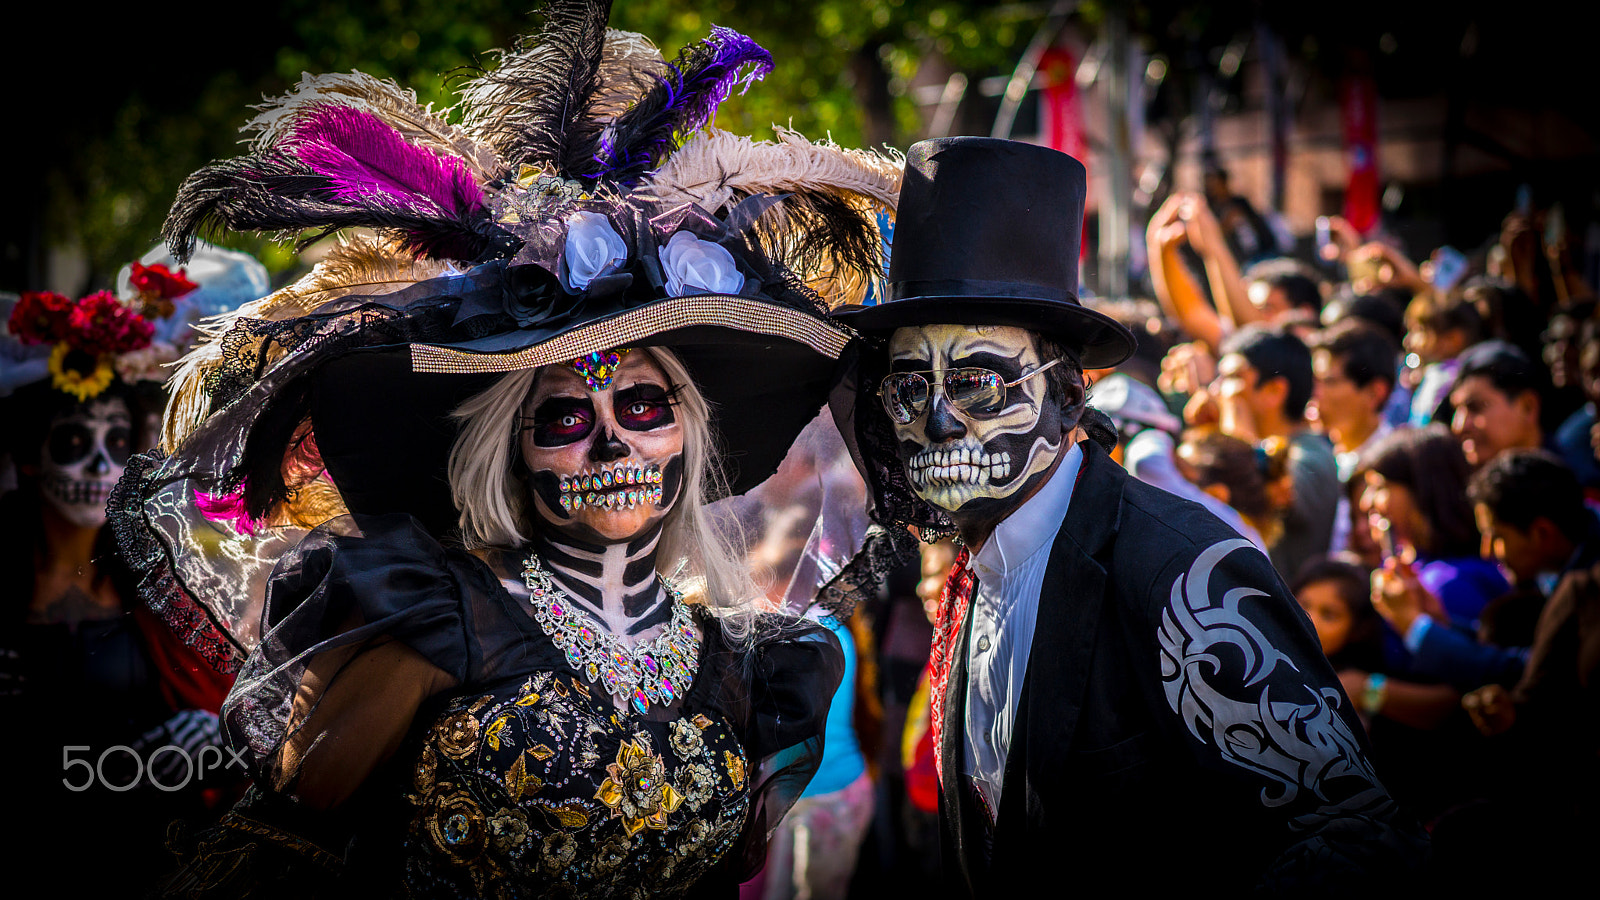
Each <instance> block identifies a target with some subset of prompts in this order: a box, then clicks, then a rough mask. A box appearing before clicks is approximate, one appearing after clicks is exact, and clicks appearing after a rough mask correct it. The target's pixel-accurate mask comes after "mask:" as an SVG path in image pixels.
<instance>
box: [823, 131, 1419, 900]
mask: <svg viewBox="0 0 1600 900" xmlns="http://www.w3.org/2000/svg"><path fill="white" fill-rule="evenodd" d="M1083 201H1084V170H1083V167H1082V166H1081V165H1080V164H1079V163H1078V162H1077V161H1076V160H1073V159H1071V158H1070V157H1068V156H1066V155H1064V154H1061V153H1058V152H1056V151H1053V150H1048V149H1045V148H1041V147H1037V146H1031V145H1026V144H1018V143H1014V142H1010V141H1001V140H992V139H987V138H949V139H940V140H933V141H924V142H922V143H919V144H917V145H915V146H913V147H912V148H911V151H910V153H909V154H908V156H907V163H906V174H905V180H904V183H903V187H902V191H901V198H900V206H899V210H898V215H897V219H896V230H895V242H894V248H893V253H892V257H891V264H890V271H889V289H888V293H887V299H886V300H885V301H884V302H882V303H880V304H878V305H876V306H867V307H857V308H851V309H846V310H841V311H840V312H838V313H836V315H837V316H838V317H840V318H841V319H843V320H844V321H847V322H848V323H850V324H851V325H853V326H855V327H856V328H858V329H860V330H862V331H863V332H865V333H867V334H868V335H869V336H876V337H877V338H879V339H880V340H881V342H882V343H881V345H880V346H881V348H882V349H881V350H879V351H878V352H877V353H872V352H870V351H868V352H864V353H863V358H862V360H861V363H860V367H859V370H858V372H857V375H856V384H855V387H854V391H853V392H851V391H843V392H840V393H838V394H836V396H835V416H836V418H838V419H839V422H840V426H841V432H842V433H844V434H845V436H846V438H847V440H849V441H851V442H852V444H853V445H854V448H855V451H856V458H857V460H858V462H859V463H861V464H862V468H863V469H864V472H865V475H866V477H867V480H868V482H869V485H870V488H871V492H872V497H873V503H874V516H875V518H877V519H878V520H879V521H880V522H882V523H883V524H886V525H891V526H895V525H898V526H905V525H914V526H919V527H920V528H921V529H923V532H924V536H927V534H928V533H929V532H932V533H938V532H940V531H944V532H949V531H951V530H953V531H955V532H956V533H957V534H958V535H959V537H960V539H961V542H962V544H963V545H964V547H963V549H962V551H961V553H960V554H959V556H958V558H957V561H956V565H955V567H954V568H953V569H952V571H951V574H950V576H949V578H948V580H947V583H946V587H945V593H944V596H943V597H942V598H941V602H940V610H939V615H938V621H937V622H936V624H935V634H934V645H933V650H932V663H931V665H932V666H933V670H934V672H933V691H934V701H933V703H934V712H933V722H932V725H933V730H934V732H935V747H936V758H937V761H938V770H939V783H940V818H941V825H942V830H943V848H944V854H943V860H944V864H945V868H946V871H947V872H948V873H949V874H950V876H951V879H950V881H951V885H952V890H953V892H954V893H956V894H960V895H967V896H1007V895H1011V894H1018V895H1020V894H1026V893H1029V892H1031V891H1034V890H1036V889H1037V885H1038V881H1037V879H1038V877H1039V874H1040V870H1041V868H1043V867H1049V868H1050V869H1051V870H1053V871H1054V872H1057V873H1059V874H1060V875H1061V876H1062V877H1064V878H1065V879H1067V883H1068V885H1070V887H1069V888H1068V889H1069V890H1074V891H1077V890H1085V891H1097V890H1116V891H1126V890H1128V889H1129V888H1130V887H1131V886H1140V887H1147V886H1148V887H1156V888H1170V889H1174V890H1204V891H1206V892H1213V891H1215V892H1226V891H1230V890H1241V891H1242V890H1250V889H1252V888H1262V889H1265V890H1267V891H1269V892H1284V893H1288V892H1295V893H1312V894H1318V895H1320V894H1322V893H1323V892H1328V893H1331V894H1340V893H1343V892H1346V891H1347V890H1348V889H1350V888H1352V887H1353V886H1356V885H1362V884H1383V885H1384V886H1385V888H1388V887H1390V886H1392V885H1393V884H1394V883H1395V882H1394V880H1393V879H1394V878H1395V877H1397V876H1399V877H1404V876H1407V875H1408V874H1410V873H1413V872H1414V871H1415V870H1416V868H1417V867H1418V865H1419V864H1420V861H1421V859H1422V858H1423V855H1424V853H1425V849H1426V840H1425V837H1424V836H1423V834H1422V832H1421V830H1420V829H1419V828H1417V827H1416V826H1415V824H1414V823H1411V822H1408V821H1406V819H1405V817H1404V816H1403V815H1402V814H1401V813H1399V812H1398V811H1397V808H1396V805H1395V803H1394V801H1393V800H1392V799H1391V798H1390V797H1389V795H1388V793H1387V792H1386V791H1385V789H1384V788H1383V786H1382V784H1381V782H1380V781H1379V780H1378V777H1377V775H1376V774H1375V773H1374V772H1373V770H1372V766H1371V764H1370V763H1369V761H1368V759H1367V744H1366V736H1365V732H1364V731H1363V729H1362V726H1361V724H1360V722H1359V720H1358V719H1357V717H1356V715H1355V712H1354V710H1353V709H1352V707H1351V704H1350V700H1349V699H1348V697H1346V696H1345V695H1344V693H1343V691H1342V689H1341V688H1340V685H1339V681H1338V679H1337V677H1336V676H1335V675H1334V673H1333V672H1332V670H1331V669H1330V668H1329V667H1328V665H1327V663H1326V660H1325V658H1324V657H1323V655H1322V653H1321V651H1320V648H1319V645H1318V643H1317V640H1316V636H1315V633H1314V631H1313V630H1312V629H1311V627H1310V625H1309V623H1308V621H1307V620H1306V618H1305V616H1304V614H1303V613H1302V612H1301V611H1300V609H1299V607H1298V606H1297V605H1296V603H1295V602H1294V600H1293V597H1292V596H1291V595H1290V593H1289V591H1288V589H1287V588H1286V587H1285V585H1284V584H1283V582H1282V581H1281V579H1279V578H1278V576H1277V574H1276V573H1275V572H1274V570H1273V569H1272V566H1271V564H1270V563H1269V562H1268V560H1267V558H1266V557H1265V556H1264V555H1263V554H1262V553H1261V552H1260V550H1259V549H1257V548H1256V547H1255V546H1254V545H1252V544H1251V543H1250V542H1249V541H1247V540H1245V539H1243V538H1240V537H1239V536H1238V534H1236V533H1235V532H1234V531H1233V530H1232V529H1231V528H1229V527H1228V526H1227V525H1225V524H1224V523H1222V522H1221V521H1220V520H1218V519H1217V518H1216V517H1215V516H1213V515H1212V514H1211V513H1209V512H1207V511H1206V510H1205V509H1204V508H1203V507H1201V506H1200V505H1198V504H1195V503H1193V502H1191V501H1188V500H1182V499H1179V498H1177V497H1174V496H1173V495H1171V494H1168V493H1166V492H1164V491H1161V490H1159V489H1157V488H1154V487H1151V486H1149V485H1147V484H1144V483H1143V482H1140V481H1138V480H1136V479H1132V478H1130V477H1129V476H1128V475H1127V473H1126V472H1124V471H1123V470H1122V469H1121V468H1120V467H1119V466H1117V465H1116V464H1115V463H1113V462H1112V461H1111V460H1110V458H1109V456H1108V455H1107V446H1108V445H1112V444H1114V441H1115V437H1114V432H1112V431H1111V429H1110V428H1109V427H1107V426H1108V425H1109V423H1108V422H1107V421H1106V420H1104V417H1103V415H1102V414H1100V413H1098V412H1097V411H1095V410H1092V409H1090V408H1089V407H1088V406H1087V402H1086V401H1087V399H1088V394H1087V391H1086V386H1085V385H1084V383H1083V378H1082V368H1085V367H1087V368H1106V367H1110V366H1114V365H1116V364H1117V363H1118V362H1120V361H1121V360H1122V359H1124V358H1126V357H1127V356H1128V354H1129V353H1131V351H1132V348H1133V339H1132V335H1131V334H1129V333H1128V332H1127V331H1126V329H1125V328H1123V327H1122V326H1120V325H1118V324H1117V323H1116V322H1115V321H1114V320H1112V319H1110V318H1109V317H1106V316H1102V315H1100V314H1098V313H1096V312H1094V311H1092V310H1089V309H1087V308H1085V307H1083V306H1082V305H1081V304H1079V302H1078V300H1077V268H1076V264H1077V257H1078V253H1077V250H1078V235H1079V229H1080V226H1081V221H1082V213H1083ZM1086 436H1087V437H1088V438H1090V439H1085V438H1086ZM1158 842H1159V843H1158Z"/></svg>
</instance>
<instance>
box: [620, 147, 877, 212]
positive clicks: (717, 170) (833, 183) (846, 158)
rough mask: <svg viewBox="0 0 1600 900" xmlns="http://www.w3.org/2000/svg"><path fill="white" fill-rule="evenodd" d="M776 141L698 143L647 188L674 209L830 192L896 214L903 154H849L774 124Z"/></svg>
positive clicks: (708, 208)
mask: <svg viewBox="0 0 1600 900" xmlns="http://www.w3.org/2000/svg"><path fill="white" fill-rule="evenodd" d="M774 130H775V131H776V132H777V136H778V139H777V140H776V141H754V140H751V139H750V138H748V137H744V136H741V135H735V134H730V133H728V132H726V131H721V130H707V131H703V132H701V133H699V134H697V135H695V136H694V137H693V138H691V139H690V140H689V141H688V142H687V143H685V144H684V145H683V146H682V147H679V148H678V150H677V152H675V153H673V154H672V155H671V156H670V157H668V158H667V161H666V163H665V164H664V165H662V166H661V168H660V169H658V170H657V171H656V174H655V175H654V176H653V177H652V178H651V179H650V181H649V183H648V185H647V186H646V187H644V188H642V191H643V192H645V193H647V194H648V195H649V196H651V197H653V198H655V199H656V200H658V201H661V202H662V203H665V204H666V205H668V206H673V205H677V204H682V203H685V202H689V201H693V202H696V203H699V204H700V206H701V207H702V208H704V209H705V210H706V211H707V212H712V213H714V212H716V211H717V210H719V209H721V208H722V207H723V206H726V205H727V203H728V201H729V200H731V199H733V197H734V196H735V194H758V193H783V192H785V191H795V190H805V191H828V192H831V193H835V194H839V195H841V196H845V197H853V198H855V199H859V200H861V201H865V202H867V203H868V204H869V205H871V206H873V207H877V208H879V209H881V210H883V211H885V212H892V211H893V210H894V208H895V204H896V202H897V201H898V199H899V196H900V178H901V174H902V172H903V170H904V168H905V160H904V157H902V156H901V155H900V154H899V153H897V152H894V151H887V152H884V153H878V152H874V151H870V150H855V149H850V150H847V149H844V148H842V147H839V146H838V145H837V144H834V143H833V142H831V141H810V140H807V139H806V138H805V136H804V135H802V134H800V133H799V132H798V131H794V130H793V129H789V128H783V127H777V126H775V127H774Z"/></svg>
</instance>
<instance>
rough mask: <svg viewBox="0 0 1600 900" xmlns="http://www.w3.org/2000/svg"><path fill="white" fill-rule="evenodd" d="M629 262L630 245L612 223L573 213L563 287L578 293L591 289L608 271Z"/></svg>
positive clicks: (589, 214) (601, 217)
mask: <svg viewBox="0 0 1600 900" xmlns="http://www.w3.org/2000/svg"><path fill="white" fill-rule="evenodd" d="M627 258H628V245H627V244H626V243H624V242H623V240H622V236H621V235H619V234H617V230H616V229H615V228H612V227H611V220H610V219H607V218H606V217H605V216H604V215H602V214H601V213H597V212H580V213H573V214H572V215H571V216H569V217H567V245H566V249H565V250H564V251H562V254H561V270H562V278H561V283H562V285H563V286H564V287H566V288H567V290H570V291H573V292H578V291H582V290H583V289H584V288H587V287H588V286H589V282H591V281H593V280H595V278H597V277H599V276H600V275H601V274H603V273H604V272H605V271H606V270H607V269H609V268H611V267H612V266H615V265H616V264H618V263H621V262H624V261H625V260H627Z"/></svg>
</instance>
